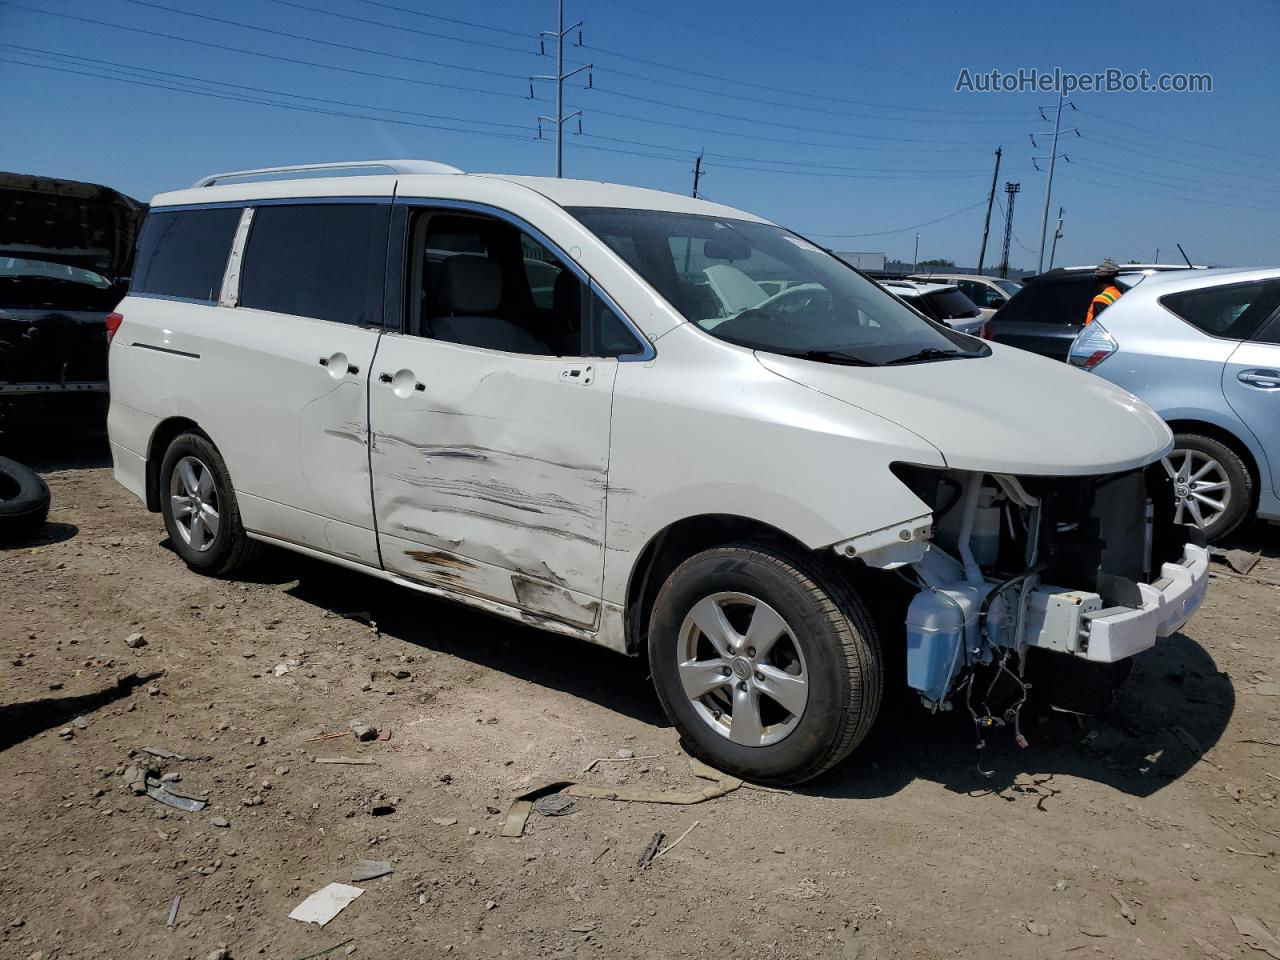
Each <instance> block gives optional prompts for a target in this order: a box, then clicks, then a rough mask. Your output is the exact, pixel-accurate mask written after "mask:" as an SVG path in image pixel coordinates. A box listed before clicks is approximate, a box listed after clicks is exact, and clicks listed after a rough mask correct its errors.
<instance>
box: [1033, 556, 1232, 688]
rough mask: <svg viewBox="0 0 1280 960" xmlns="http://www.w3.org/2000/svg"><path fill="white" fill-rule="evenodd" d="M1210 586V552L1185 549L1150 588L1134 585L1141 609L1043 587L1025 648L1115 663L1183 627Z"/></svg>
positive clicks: (1036, 596)
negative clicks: (1105, 602) (1140, 597)
mask: <svg viewBox="0 0 1280 960" xmlns="http://www.w3.org/2000/svg"><path fill="white" fill-rule="evenodd" d="M1208 584H1209V551H1208V550H1206V549H1205V548H1204V547H1199V546H1195V545H1194V544H1190V543H1189V544H1186V545H1185V546H1184V547H1183V551H1182V557H1181V558H1180V559H1179V560H1178V562H1177V563H1166V564H1163V565H1162V566H1161V568H1160V576H1159V577H1158V578H1157V579H1156V580H1155V582H1153V583H1139V584H1138V590H1139V592H1140V593H1141V594H1142V606H1140V607H1103V606H1102V599H1101V597H1099V596H1098V595H1097V594H1096V593H1087V592H1084V591H1067V590H1057V589H1055V588H1053V587H1042V588H1040V589H1039V590H1036V591H1035V592H1034V593H1033V594H1032V596H1031V597H1030V600H1031V607H1030V610H1029V611H1028V614H1029V616H1028V623H1027V631H1026V637H1027V643H1028V645H1029V646H1033V647H1041V648H1043V649H1047V650H1055V651H1058V652H1060V653H1068V654H1072V655H1074V656H1077V657H1082V658H1084V659H1086V660H1092V661H1095V662H1097V663H1115V662H1117V661H1120V660H1124V659H1126V658H1128V657H1132V656H1133V655H1134V654H1137V653H1141V652H1142V651H1143V650H1148V649H1150V648H1151V647H1153V646H1155V643H1156V641H1157V640H1158V639H1160V638H1161V637H1169V636H1172V635H1173V634H1174V633H1176V632H1177V631H1178V629H1179V628H1180V627H1181V626H1182V625H1183V624H1184V623H1186V622H1187V618H1188V617H1190V616H1191V614H1192V613H1194V612H1195V610H1196V608H1197V607H1198V606H1200V602H1201V601H1202V600H1204V595H1205V589H1206V587H1207V586H1208Z"/></svg>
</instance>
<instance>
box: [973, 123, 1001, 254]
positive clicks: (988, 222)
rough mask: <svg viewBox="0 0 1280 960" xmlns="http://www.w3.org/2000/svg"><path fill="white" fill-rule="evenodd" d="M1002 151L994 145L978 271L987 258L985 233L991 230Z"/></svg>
mask: <svg viewBox="0 0 1280 960" xmlns="http://www.w3.org/2000/svg"><path fill="white" fill-rule="evenodd" d="M1002 152H1003V148H1002V147H996V169H995V171H994V172H993V173H992V174H991V193H990V194H989V195H988V196H987V219H986V220H984V221H983V222H982V249H981V250H979V251H978V273H982V264H983V262H984V261H985V260H986V259H987V234H988V233H989V232H990V231H991V207H992V205H993V204H994V203H995V202H996V181H997V180H998V179H1000V154H1001V153H1002Z"/></svg>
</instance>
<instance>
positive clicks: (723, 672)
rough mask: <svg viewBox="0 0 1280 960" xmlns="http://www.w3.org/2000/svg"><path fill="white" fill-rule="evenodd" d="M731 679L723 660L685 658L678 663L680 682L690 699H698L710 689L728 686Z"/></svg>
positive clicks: (709, 691)
mask: <svg viewBox="0 0 1280 960" xmlns="http://www.w3.org/2000/svg"><path fill="white" fill-rule="evenodd" d="M732 679H733V678H732V676H731V671H730V670H729V668H728V666H727V665H726V664H725V662H724V661H723V660H719V659H716V660H687V661H685V662H684V663H682V664H680V683H681V684H683V685H684V692H685V694H686V695H687V696H688V697H689V699H690V700H700V699H702V698H703V697H705V696H706V695H707V694H708V693H711V691H713V690H717V689H719V688H720V687H724V686H728V684H729V683H730V682H731V681H732Z"/></svg>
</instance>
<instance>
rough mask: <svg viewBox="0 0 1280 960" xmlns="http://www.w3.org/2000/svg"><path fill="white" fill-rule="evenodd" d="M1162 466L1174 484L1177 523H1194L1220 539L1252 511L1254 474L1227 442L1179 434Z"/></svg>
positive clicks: (1175, 518)
mask: <svg viewBox="0 0 1280 960" xmlns="http://www.w3.org/2000/svg"><path fill="white" fill-rule="evenodd" d="M1163 466H1164V471H1165V473H1166V474H1168V476H1169V480H1170V482H1171V483H1172V485H1173V496H1174V512H1173V521H1174V523H1187V524H1191V525H1193V526H1196V527H1199V528H1200V529H1201V530H1203V531H1204V535H1205V538H1206V539H1207V540H1211V541H1212V540H1221V539H1222V538H1223V537H1226V536H1227V535H1228V534H1229V533H1231V532H1232V531H1233V530H1235V528H1236V527H1238V526H1239V525H1240V522H1241V521H1242V520H1244V518H1245V516H1246V514H1247V513H1248V512H1249V504H1250V501H1251V500H1252V496H1253V478H1252V477H1251V476H1250V475H1249V470H1248V468H1247V467H1245V465H1244V463H1243V461H1241V459H1240V457H1239V455H1238V454H1237V453H1236V452H1235V451H1234V450H1232V449H1231V448H1230V447H1228V446H1227V445H1226V444H1224V443H1221V442H1220V441H1218V440H1215V439H1213V438H1212V437H1206V436H1202V435H1199V434H1179V435H1178V436H1176V437H1175V438H1174V447H1173V450H1172V451H1170V453H1169V455H1168V456H1167V457H1165V458H1164V460H1163Z"/></svg>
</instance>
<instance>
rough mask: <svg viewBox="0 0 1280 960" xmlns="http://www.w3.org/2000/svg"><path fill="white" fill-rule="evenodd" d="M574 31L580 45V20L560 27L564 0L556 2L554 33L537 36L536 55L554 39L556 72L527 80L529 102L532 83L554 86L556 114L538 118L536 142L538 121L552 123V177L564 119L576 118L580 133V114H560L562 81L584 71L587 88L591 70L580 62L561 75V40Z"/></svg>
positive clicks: (559, 167)
mask: <svg viewBox="0 0 1280 960" xmlns="http://www.w3.org/2000/svg"><path fill="white" fill-rule="evenodd" d="M575 30H577V31H578V46H582V21H581V20H579V21H578V22H577V23H575V24H573V25H572V26H569V27H566V26H565V25H564V0H558V2H557V4H556V28H555V30H543V31H542V33H540V34H538V53H539V54H545V53H546V52H547V50H546V46H545V41H546V39H547V37H554V38H555V41H556V72H555V75H554V76H549V77H548V76H541V77H530V78H529V99H530V100H532V99H533V83H534V81H535V80H541V81H550V82H551V83H554V84H555V85H556V115H555V116H554V117H538V139H539V140H541V139H542V122H543V121H544V120H545V121H546V122H547V123H552V124H555V128H556V176H557V177H560V176H563V175H564V125H565V122H566V121H568V120H572V119H573V118H574V117H577V118H578V132H579V133H581V132H582V111H581V110H575V111H573V113H571V114H569V115H568V116H567V117H566V116H565V115H564V82H565V81H566V80H568V79H569V78H570V77H573V76H576V75H578V74H579V73H582V72H583V71H584V70H585V71H586V74H587V89H588V90H590V89H591V68H592V64H590V63H584V64H583V65H582V66H580V67H577V68H575V69H573V70H570V71H569V72H568V73H565V72H564V38H565V37H566V36H567V35H568V34H570V33H573V31H575Z"/></svg>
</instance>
